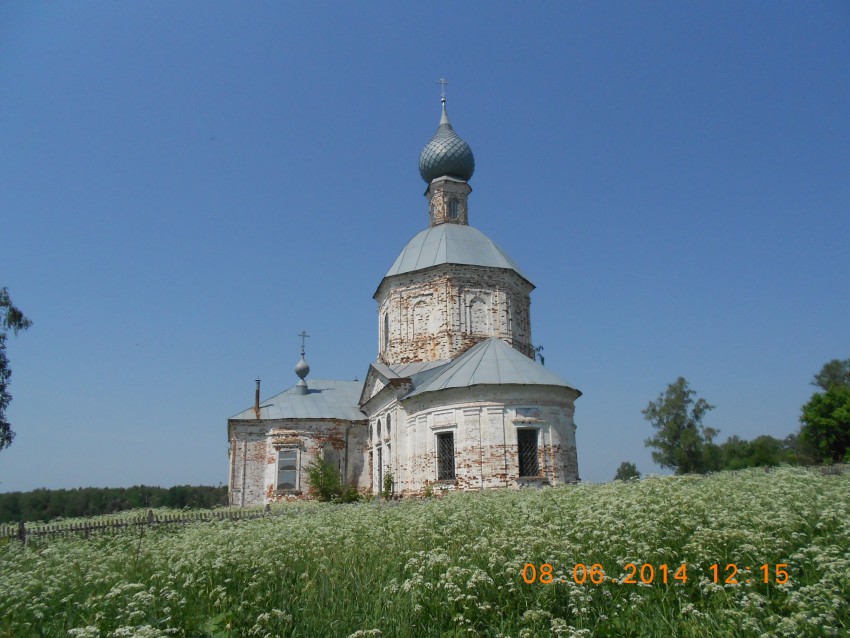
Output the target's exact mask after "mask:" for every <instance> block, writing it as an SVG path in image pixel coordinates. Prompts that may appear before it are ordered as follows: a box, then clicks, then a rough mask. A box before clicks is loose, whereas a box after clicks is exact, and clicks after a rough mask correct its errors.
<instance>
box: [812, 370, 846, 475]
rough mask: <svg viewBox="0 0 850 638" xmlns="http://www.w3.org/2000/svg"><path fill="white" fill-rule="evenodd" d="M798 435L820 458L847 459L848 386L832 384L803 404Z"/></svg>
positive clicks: (833, 460)
mask: <svg viewBox="0 0 850 638" xmlns="http://www.w3.org/2000/svg"><path fill="white" fill-rule="evenodd" d="M800 422H801V424H802V427H801V428H800V437H801V438H802V439H803V440H804V441H806V442H808V443H809V444H810V445H811V446H812V447H814V448H815V449H816V451H817V456H818V460H819V461H830V462H840V461H843V460H848V461H850V386H846V385H845V386H840V385H836V384H832V385H831V386H830V388H829V390H827V391H826V392H818V393H815V394H814V396H812V398H811V399H810V400H809V402H808V403H806V404H805V405H804V406H803V411H802V414H801V416H800Z"/></svg>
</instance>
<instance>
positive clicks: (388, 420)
mask: <svg viewBox="0 0 850 638" xmlns="http://www.w3.org/2000/svg"><path fill="white" fill-rule="evenodd" d="M392 422H393V419H392V417H391V416H390V415H389V414H388V415H387V436H389V435H390V426H391V425H392Z"/></svg>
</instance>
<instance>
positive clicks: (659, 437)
mask: <svg viewBox="0 0 850 638" xmlns="http://www.w3.org/2000/svg"><path fill="white" fill-rule="evenodd" d="M695 395H696V392H695V391H694V390H692V389H691V388H690V386H689V385H688V381H687V380H686V379H685V378H684V377H679V378H678V379H676V381H675V382H674V383H671V384H670V385H668V386H667V390H665V391H664V392H662V393H661V394H659V395H658V399H657V400H656V401H650V402H649V405H647V406H646V409H644V410H641V414H643V418H644V419H646V420H647V421H649V423H650V424H651V425H652V427H653V428H655V430H656V433H655V436H653V437H651V438H649V439H646V441H645V444H646V446H647V447H653V448H655V451H653V452H652V460H653V461H655V462H656V463H658V464H659V465H660V466H661V467H665V468H670V469H673V470H675V472H676V474H686V473H688V472H706V471H707V470H709V469H713V467H712V466H713V465H714V464H715V463H714V459H716V458H717V457H718V454H716V450H715V449H714V448H716V447H717V446H714V445H713V443H712V440H713V439H714V437H715V436H716V435H717V433H718V430H715V429H714V428H709V427H705V426H703V424H702V418H703V416H705V414H706V412H708V411H710V410H713V409H714V406H713V405H710V404H709V403H708V401H706V400H705V399H695V398H694V397H695Z"/></svg>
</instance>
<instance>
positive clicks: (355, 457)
mask: <svg viewBox="0 0 850 638" xmlns="http://www.w3.org/2000/svg"><path fill="white" fill-rule="evenodd" d="M228 432H229V438H230V458H231V464H230V468H231V469H230V483H229V487H228V498H229V503H230V505H232V506H237V507H240V506H246V505H263V504H265V503H270V502H275V501H280V500H284V499H288V498H301V497H305V496H306V495H307V492H308V490H309V483H308V481H307V474H306V467H307V465H309V464H310V463H311V462H312V461H313V460H314V459H315V458H316V457H317V456H318V455H319V454H323V455H324V456H325V458H326V459H327V460H329V461H330V462H332V463H333V464H334V466H336V467H337V469H338V470H339V472H340V474H341V475H342V476H343V478H344V480H345V481H346V483H347V484H350V485H354V486H355V487H357V488H358V489H362V488H365V487H368V480H369V479H368V476H365V472H364V470H365V468H364V465H363V454H362V453H361V452H360V451H361V450H362V449H363V448H364V446H365V442H364V439H365V435H366V424H365V422H360V421H358V422H354V421H343V420H335V419H334V420H318V419H317V420H301V421H296V420H290V419H269V420H261V421H255V420H251V421H237V420H230V421H228ZM283 449H291V450H297V451H298V455H297V481H296V487H295V489H294V490H287V491H279V490H278V489H277V469H278V468H277V460H278V452H279V451H280V450H283ZM363 483H365V484H366V485H362V484H363Z"/></svg>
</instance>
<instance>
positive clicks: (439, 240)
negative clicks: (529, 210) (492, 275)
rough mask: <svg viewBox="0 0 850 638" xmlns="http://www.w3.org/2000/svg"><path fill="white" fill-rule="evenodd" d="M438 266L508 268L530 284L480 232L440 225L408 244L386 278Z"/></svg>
mask: <svg viewBox="0 0 850 638" xmlns="http://www.w3.org/2000/svg"><path fill="white" fill-rule="evenodd" d="M441 264H467V265H471V266H487V267H491V268H507V269H509V270H513V271H514V272H516V273H517V274H518V275H519V276H520V277H522V278H523V279H525V280H526V281H529V279H528V277H526V276H525V274H523V272H522V271H521V270H520V269H519V266H517V265H516V264H515V263H514V261H513V260H512V259H511V258H510V257H508V254H507V253H506V252H505V251H504V250H502V249H501V248H499V246H497V245H496V244H495V243H494V242H493V241H492V240H491V239H490V238H489V237H487V235H485V234H484V233H482V232H481V231H480V230H478V229H476V228H473V227H472V226H467V225H465V224H439V225H437V226H431V227H430V228H426V229H425V230H423V231H422V232H420V233H418V234H417V235H416V236H415V237H414V238H413V239H411V240H410V241H409V242H407V245H406V246H405V247H404V249H403V250H402V251H401V254H400V255H399V256H398V257H397V258H396V260H395V263H393V265H392V266H391V267H390V269H389V270H388V271H387V274H386V275H385V277H392V276H393V275H400V274H403V273H407V272H414V271H416V270H422V269H424V268H430V267H431V266H438V265H441ZM529 283H530V281H529Z"/></svg>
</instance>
